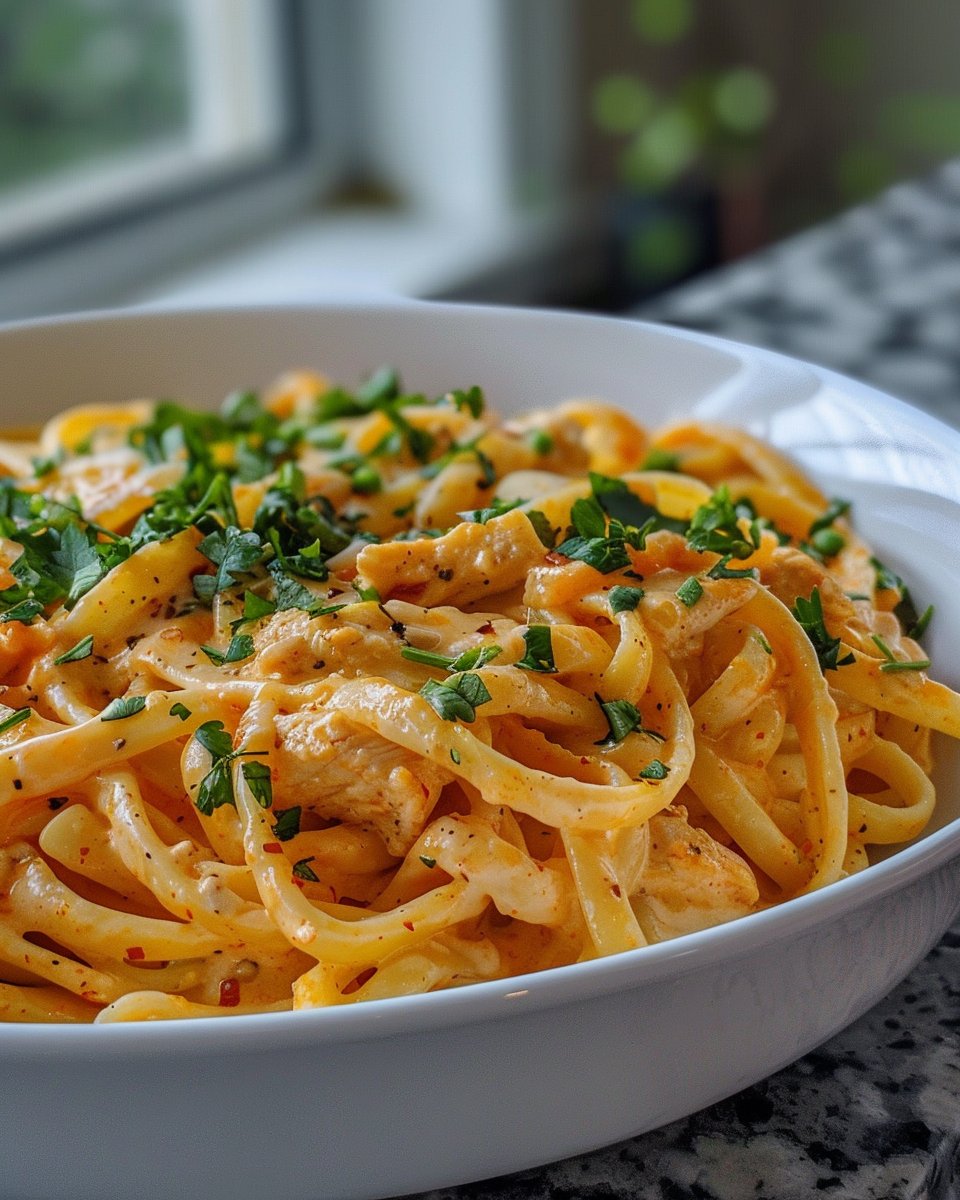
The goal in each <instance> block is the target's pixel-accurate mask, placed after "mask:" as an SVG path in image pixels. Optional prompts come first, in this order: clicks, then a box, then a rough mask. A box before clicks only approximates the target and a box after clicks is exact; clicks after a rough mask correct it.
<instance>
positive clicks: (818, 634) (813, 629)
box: [793, 588, 855, 672]
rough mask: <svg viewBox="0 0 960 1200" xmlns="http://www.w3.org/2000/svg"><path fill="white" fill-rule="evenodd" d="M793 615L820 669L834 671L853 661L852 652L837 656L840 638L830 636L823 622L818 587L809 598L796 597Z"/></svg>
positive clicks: (821, 603)
mask: <svg viewBox="0 0 960 1200" xmlns="http://www.w3.org/2000/svg"><path fill="white" fill-rule="evenodd" d="M793 615H794V616H795V617H796V619H797V622H798V624H799V625H800V628H801V629H802V630H803V631H804V633H805V634H806V635H807V637H808V638H809V639H810V641H811V643H812V644H813V648H814V650H815V651H816V652H817V659H818V660H819V663H820V670H821V671H823V672H827V671H836V670H837V668H838V667H846V666H848V665H849V664H850V663H852V662H854V661H855V659H854V656H853V655H852V654H847V655H845V656H844V657H843V658H839V657H838V656H839V653H840V638H835V637H831V636H830V631H829V630H828V629H827V627H826V625H825V623H824V619H823V601H822V600H821V599H820V589H819V588H814V589H813V591H812V592H811V593H810V599H809V600H805V599H804V598H803V596H798V597H797V599H796V604H795V605H794V608H793Z"/></svg>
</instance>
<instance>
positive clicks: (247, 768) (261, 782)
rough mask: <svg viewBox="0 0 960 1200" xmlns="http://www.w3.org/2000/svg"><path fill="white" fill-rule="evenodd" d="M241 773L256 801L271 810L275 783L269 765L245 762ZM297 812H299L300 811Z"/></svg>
mask: <svg viewBox="0 0 960 1200" xmlns="http://www.w3.org/2000/svg"><path fill="white" fill-rule="evenodd" d="M240 772H241V774H242V775H243V778H244V782H245V783H246V785H247V787H248V788H249V789H250V794H251V795H252V796H253V798H254V800H256V802H257V803H258V804H259V805H260V807H261V808H269V807H270V806H271V805H272V804H273V781H272V777H271V773H270V768H269V767H268V766H267V764H266V763H262V762H245V763H243V764H242V765H241V767H240ZM278 811H279V810H278ZM297 811H298V812H299V809H298V810H297ZM282 840H283V839H282V838H281V841H282Z"/></svg>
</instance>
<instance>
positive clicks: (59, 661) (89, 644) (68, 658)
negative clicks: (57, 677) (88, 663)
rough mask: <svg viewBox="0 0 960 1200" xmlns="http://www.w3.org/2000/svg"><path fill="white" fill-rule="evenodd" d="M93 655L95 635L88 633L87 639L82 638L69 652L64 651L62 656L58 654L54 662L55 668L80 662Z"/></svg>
mask: <svg viewBox="0 0 960 1200" xmlns="http://www.w3.org/2000/svg"><path fill="white" fill-rule="evenodd" d="M92 653H93V634H92V633H88V634H87V636H86V637H84V638H81V639H80V641H79V642H77V644H76V645H75V646H71V647H70V649H69V650H64V652H63V653H62V654H58V655H57V657H56V658H55V659H54V660H53V665H54V666H55V667H59V666H62V665H63V664H64V663H71V662H80V661H81V659H84V658H89V657H90V655H91V654H92Z"/></svg>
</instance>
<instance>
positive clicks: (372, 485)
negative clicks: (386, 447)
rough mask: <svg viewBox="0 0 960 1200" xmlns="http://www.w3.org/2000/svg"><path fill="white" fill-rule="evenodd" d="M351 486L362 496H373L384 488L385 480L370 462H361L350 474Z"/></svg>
mask: <svg viewBox="0 0 960 1200" xmlns="http://www.w3.org/2000/svg"><path fill="white" fill-rule="evenodd" d="M350 486H351V487H352V488H353V490H354V491H355V492H359V493H360V495H362V496H372V495H373V494H374V493H375V492H379V491H380V490H381V489H382V488H383V480H382V479H381V478H380V472H379V471H377V470H376V469H375V468H373V467H371V466H370V464H369V463H361V464H360V466H358V467H356V468H355V469H354V471H353V473H352V474H351V476H350Z"/></svg>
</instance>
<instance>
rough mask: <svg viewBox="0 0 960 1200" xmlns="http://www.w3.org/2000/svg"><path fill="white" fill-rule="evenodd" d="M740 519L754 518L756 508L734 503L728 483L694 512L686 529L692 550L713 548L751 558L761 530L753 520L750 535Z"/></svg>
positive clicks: (728, 553) (718, 551)
mask: <svg viewBox="0 0 960 1200" xmlns="http://www.w3.org/2000/svg"><path fill="white" fill-rule="evenodd" d="M741 520H750V521H751V522H752V521H753V512H752V510H751V509H750V508H749V507H747V506H746V505H738V504H734V503H733V501H732V500H731V499H730V492H729V490H728V488H727V486H726V484H721V485H720V487H718V488H717V490H716V491H715V492H714V493H713V495H712V496H711V497H710V499H709V500H708V501H707V502H706V504H701V506H700V507H699V508H698V509H697V511H696V512H695V513H694V514H693V517H692V518H691V521H690V524H689V526H688V527H687V529H686V538H687V543H688V545H689V546H690V548H691V549H692V550H697V551H700V552H701V553H703V552H704V551H708V550H709V551H712V552H713V553H715V554H722V555H726V556H728V557H729V558H748V557H749V556H750V555H751V554H752V553H753V552H754V550H756V549H757V548H758V546H759V544H760V539H759V534H758V531H757V530H756V529H755V528H754V526H753V525H752V524H751V529H750V535H749V539H750V540H748V538H747V537H746V536H745V535H744V533H743V530H742V529H741V528H740V522H741Z"/></svg>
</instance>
